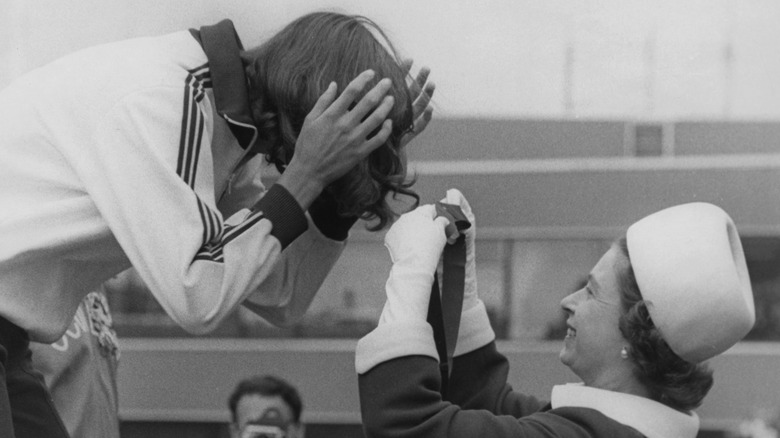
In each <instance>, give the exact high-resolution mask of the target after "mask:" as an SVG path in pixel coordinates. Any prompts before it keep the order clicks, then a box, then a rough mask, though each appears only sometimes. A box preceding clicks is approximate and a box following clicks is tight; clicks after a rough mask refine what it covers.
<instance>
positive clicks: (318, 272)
mask: <svg viewBox="0 0 780 438" xmlns="http://www.w3.org/2000/svg"><path fill="white" fill-rule="evenodd" d="M263 160H264V158H263V157H262V156H259V155H258V156H257V157H255V158H253V159H252V160H249V162H248V163H247V166H245V168H244V169H242V171H241V174H240V175H239V177H238V178H235V179H234V180H233V181H234V183H233V184H232V186H231V190H230V193H229V194H227V195H223V197H222V199H221V200H220V203H219V206H220V211H223V212H227V213H233V212H236V211H238V210H240V209H242V208H245V206H247V205H252V204H254V203H255V202H256V201H257V200H258V198H261V196H260V195H261V194H262V193H263V192H264V191H265V187H264V184H263V182H262V178H261V175H262V173H263V171H264V169H265V166H266V165H265V164H264V163H263ZM307 220H308V228H307V230H306V231H305V232H304V233H303V234H302V235H301V236H299V237H298V238H296V239H295V240H294V241H293V242H292V243H291V244H290V245H289V246H288V247H287V248H285V249H284V251H282V252H281V255H280V257H279V260H278V261H277V262H276V264H275V265H274V269H273V271H272V272H271V273H270V274H269V276H268V277H267V278H266V279H265V280H264V281H263V283H262V284H261V285H260V287H259V288H257V289H256V290H255V291H254V292H252V294H251V295H249V296H248V297H247V299H246V300H245V301H244V303H243V304H244V306H245V307H246V308H248V309H249V310H252V311H253V312H254V313H256V314H258V315H260V316H261V317H263V318H264V319H266V320H267V321H269V322H271V323H272V324H274V325H277V326H289V325H292V324H294V323H296V322H298V321H299V320H300V319H301V317H302V316H303V315H304V313H305V312H306V311H307V310H308V308H309V306H310V305H311V302H312V300H313V299H314V296H315V295H316V293H317V292H318V290H319V289H320V286H321V285H322V283H323V282H324V281H325V278H326V277H327V276H328V274H329V273H330V271H331V269H332V268H333V265H334V264H335V263H336V261H337V260H338V258H339V257H340V256H341V253H342V252H343V251H344V248H345V247H346V239H347V236H348V232H349V229H350V228H351V227H352V225H354V223H355V221H356V220H357V218H354V217H341V216H340V215H339V214H338V212H337V204H336V202H335V200H334V199H333V198H332V197H330V196H329V195H327V194H323V195H320V196H319V197H318V198H317V199H316V200H315V202H314V203H313V204H312V206H311V207H310V208H309V211H308V214H307Z"/></svg>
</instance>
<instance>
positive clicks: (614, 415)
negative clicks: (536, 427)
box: [551, 384, 699, 438]
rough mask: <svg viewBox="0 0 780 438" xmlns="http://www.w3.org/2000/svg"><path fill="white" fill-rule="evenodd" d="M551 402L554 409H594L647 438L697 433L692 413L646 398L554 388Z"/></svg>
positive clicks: (692, 436) (691, 437) (690, 436)
mask: <svg viewBox="0 0 780 438" xmlns="http://www.w3.org/2000/svg"><path fill="white" fill-rule="evenodd" d="M551 403H552V407H553V409H556V408H562V407H578V408H590V409H595V410H597V411H599V412H601V413H602V414H604V415H606V416H607V417H609V418H611V419H613V420H615V421H617V422H618V423H621V424H625V425H626V426H630V427H633V428H634V429H636V430H638V431H639V432H640V433H641V434H643V435H645V436H646V437H648V438H662V437H670V436H673V437H679V438H695V437H696V434H697V433H698V431H699V417H698V416H697V415H696V414H695V413H693V412H691V413H690V414H684V413H682V412H679V411H676V410H674V409H672V408H670V407H668V406H665V405H663V404H661V403H658V402H655V401H653V400H650V399H648V398H644V397H638V396H635V395H631V394H624V393H621V392H614V391H606V390H603V389H597V388H591V387H588V386H585V385H582V384H569V385H557V386H555V387H553V391H552V399H551Z"/></svg>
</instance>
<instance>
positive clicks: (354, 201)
mask: <svg viewBox="0 0 780 438" xmlns="http://www.w3.org/2000/svg"><path fill="white" fill-rule="evenodd" d="M242 59H243V60H244V64H245V69H246V71H247V77H248V81H249V89H250V105H251V109H252V115H253V117H254V120H255V123H256V125H257V126H258V128H259V131H260V134H259V135H260V139H261V140H262V141H264V142H265V143H267V144H269V145H271V149H270V151H269V152H268V153H267V155H266V159H267V160H268V162H270V163H272V164H274V165H275V166H276V167H277V169H278V170H279V171H280V172H283V171H284V168H285V167H286V165H287V163H289V162H290V159H291V158H292V156H293V154H294V153H295V143H296V140H297V138H298V135H299V133H300V131H301V128H302V126H303V122H304V119H305V117H306V115H307V114H308V113H309V112H310V111H311V109H312V108H313V107H314V104H315V103H316V102H317V99H319V97H320V95H322V93H324V92H325V90H326V89H327V87H328V85H329V84H330V83H331V82H332V81H335V82H336V84H337V85H338V89H339V90H344V89H345V88H346V86H347V85H348V84H349V82H350V81H352V80H353V79H354V78H355V77H357V76H358V74H360V73H361V72H363V71H365V70H368V69H373V70H374V72H375V73H376V75H375V79H374V80H373V81H372V83H371V84H369V86H368V87H366V90H370V89H371V88H372V87H373V86H374V85H375V84H376V83H377V82H378V81H379V80H380V79H382V78H390V79H391V80H392V82H393V85H392V89H391V91H390V92H389V93H388V94H389V95H392V96H393V97H394V98H395V104H394V105H393V109H392V110H391V112H390V114H389V116H388V118H389V119H390V120H392V122H393V129H392V133H391V134H390V136H389V138H388V139H387V141H386V142H385V144H384V145H382V146H380V147H379V148H377V149H376V150H374V151H373V152H372V153H371V154H370V155H369V156H368V157H367V158H366V159H365V160H363V161H362V162H360V163H359V164H358V165H357V166H356V167H355V168H354V169H352V170H351V171H349V172H348V173H347V174H345V175H344V176H343V177H341V178H339V179H338V180H336V181H334V182H333V183H332V184H331V185H329V186H328V187H327V188H326V189H325V191H326V194H327V195H330V196H332V197H333V198H335V200H336V202H337V205H338V211H339V214H340V215H342V216H352V217H360V218H361V219H365V220H373V219H378V223H377V224H376V225H375V226H373V227H369V229H371V230H374V231H375V230H380V229H382V228H385V227H386V226H387V224H388V223H389V222H390V221H391V220H392V219H394V218H395V216H396V213H395V212H394V211H393V210H392V208H391V207H390V205H389V204H388V201H387V195H388V194H389V193H392V194H393V197H396V196H397V195H398V194H401V195H407V196H410V197H412V198H414V205H415V206H416V205H417V203H419V196H418V195H417V194H416V193H415V192H413V191H412V190H410V187H411V186H412V185H413V184H414V180H413V179H411V180H407V170H406V166H405V161H404V159H403V157H402V156H401V154H402V153H403V152H402V151H401V150H400V149H401V145H400V141H401V137H402V136H403V135H404V134H405V133H407V132H408V131H409V130H411V129H412V123H413V115H412V114H413V113H412V98H411V94H410V92H409V89H408V87H407V85H406V84H407V82H406V80H407V77H408V72H407V71H406V70H405V69H404V68H403V67H402V65H401V61H400V57H399V56H398V53H397V51H396V50H395V48H394V47H393V45H392V44H391V43H390V41H389V39H388V38H387V36H386V35H385V34H384V32H383V31H382V30H381V29H380V28H379V26H377V25H376V24H375V23H374V22H372V21H371V20H369V19H368V18H365V17H362V16H355V15H343V14H339V13H333V12H316V13H312V14H308V15H305V16H303V17H300V18H298V19H296V20H295V21H293V22H292V23H290V24H288V25H287V26H285V27H284V28H283V29H282V30H281V31H279V32H278V33H277V34H276V35H274V36H273V37H271V38H270V39H269V40H268V41H266V42H265V43H263V44H261V45H260V46H258V47H256V48H254V49H250V50H248V51H246V52H244V53H243V55H242Z"/></svg>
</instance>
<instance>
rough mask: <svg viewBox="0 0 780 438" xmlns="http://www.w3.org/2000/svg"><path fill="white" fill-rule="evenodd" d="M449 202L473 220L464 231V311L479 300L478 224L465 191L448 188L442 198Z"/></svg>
mask: <svg viewBox="0 0 780 438" xmlns="http://www.w3.org/2000/svg"><path fill="white" fill-rule="evenodd" d="M441 202H445V203H447V204H453V205H457V206H459V207H460V209H461V211H463V214H464V215H465V216H466V219H468V220H469V222H471V226H470V227H469V228H468V229H466V230H465V231H463V234H464V235H465V236H466V272H465V274H466V275H465V285H464V286H463V311H464V312H465V311H467V310H470V309H471V308H473V307H475V306H476V305H477V304H478V302H479V297H478V296H477V265H476V255H475V250H474V238H475V237H476V234H477V224H476V220H475V218H474V212H472V211H471V206H470V205H469V201H467V200H466V197H465V196H463V193H461V192H460V190H458V189H449V190H447V197H445V198H444V199H442V200H441Z"/></svg>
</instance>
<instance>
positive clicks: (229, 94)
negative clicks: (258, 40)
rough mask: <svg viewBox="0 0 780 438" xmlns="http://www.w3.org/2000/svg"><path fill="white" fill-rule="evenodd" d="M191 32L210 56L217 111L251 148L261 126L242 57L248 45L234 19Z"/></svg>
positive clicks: (244, 145) (239, 142) (241, 142)
mask: <svg viewBox="0 0 780 438" xmlns="http://www.w3.org/2000/svg"><path fill="white" fill-rule="evenodd" d="M190 33H191V34H192V36H193V37H195V39H196V40H198V42H199V43H200V45H201V47H203V52H204V53H205V54H206V58H207V59H208V62H209V70H210V72H211V82H212V84H213V90H214V100H215V101H216V102H215V103H216V107H217V114H219V115H220V116H222V117H223V118H224V119H225V120H226V121H227V122H228V126H230V131H231V132H232V133H233V135H234V136H235V137H236V139H237V140H238V144H239V145H241V147H242V148H244V149H247V148H248V147H250V146H251V145H252V144H254V143H255V140H256V139H257V128H256V127H255V124H254V119H253V118H252V113H251V111H250V109H249V92H248V90H247V79H246V74H245V72H244V66H243V64H242V62H241V58H240V57H239V53H240V52H241V51H242V50H243V49H244V47H243V46H242V44H241V40H240V39H239V38H238V34H237V33H236V29H235V27H234V26H233V22H232V21H230V20H222V21H220V22H219V23H217V24H215V25H212V26H203V27H201V28H200V30H195V29H190ZM258 152H262V151H258Z"/></svg>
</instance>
